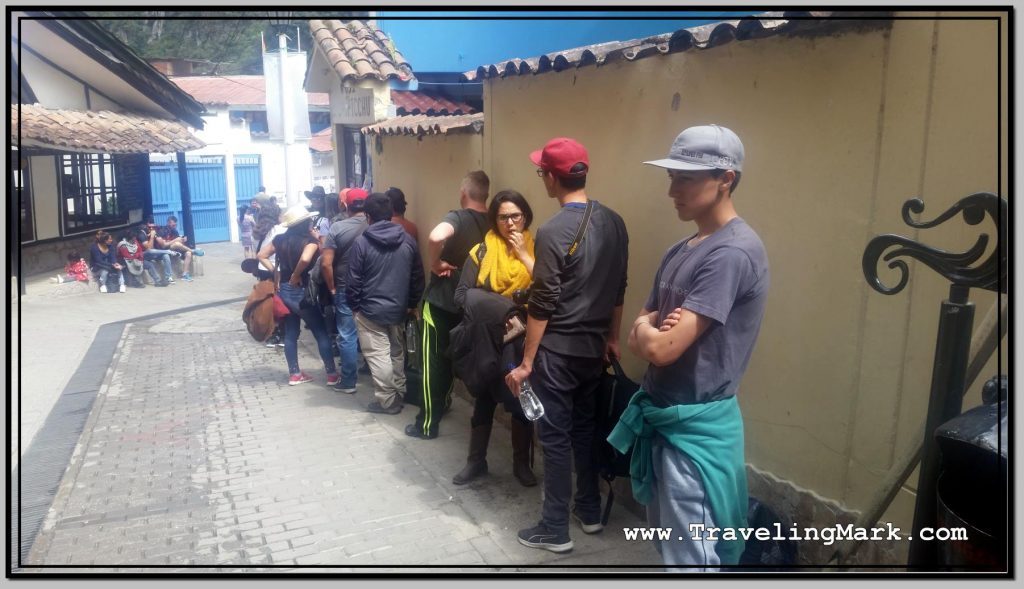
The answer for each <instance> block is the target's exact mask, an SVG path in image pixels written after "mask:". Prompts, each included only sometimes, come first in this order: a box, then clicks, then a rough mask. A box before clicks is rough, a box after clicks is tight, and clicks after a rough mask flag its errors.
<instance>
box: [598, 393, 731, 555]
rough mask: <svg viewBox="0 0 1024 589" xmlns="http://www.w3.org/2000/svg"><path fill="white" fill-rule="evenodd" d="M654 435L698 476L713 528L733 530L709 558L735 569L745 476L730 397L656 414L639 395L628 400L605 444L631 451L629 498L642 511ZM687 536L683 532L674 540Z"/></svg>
mask: <svg viewBox="0 0 1024 589" xmlns="http://www.w3.org/2000/svg"><path fill="white" fill-rule="evenodd" d="M655 434H659V435H661V436H662V437H663V438H664V439H665V440H666V441H667V442H668V444H669V445H671V446H672V447H673V448H675V449H677V450H679V451H680V452H682V453H683V454H685V455H686V457H687V458H689V459H690V460H691V461H692V462H693V464H694V465H695V466H696V467H697V470H698V471H700V475H701V479H702V480H703V483H704V492H705V493H706V495H707V498H708V503H709V504H710V505H711V513H712V516H713V517H714V521H715V525H716V526H717V527H719V528H723V529H724V528H733V529H734V530H737V531H736V534H737V538H736V539H735V540H723V539H722V536H721V533H719V540H718V543H717V544H716V545H715V552H716V553H717V554H718V558H719V560H720V561H721V563H722V564H723V565H729V564H736V563H738V562H739V560H740V554H741V553H742V552H743V538H742V537H740V536H739V531H738V528H743V527H746V525H747V473H746V467H745V465H744V460H743V418H742V416H741V415H740V405H739V402H737V400H736V397H735V396H733V397H729V398H728V399H722V400H721V401H712V402H710V403H701V404H697V405H673V406H672V407H668V408H665V409H662V408H660V407H656V406H655V405H654V403H653V402H652V401H651V397H650V395H648V394H647V393H646V392H645V391H644V390H643V389H641V390H639V391H637V392H636V394H635V395H633V398H632V399H630V401H629V405H628V406H627V407H626V410H625V412H623V414H622V417H621V418H620V419H619V423H618V425H616V426H615V429H613V430H612V433H611V434H610V435H609V436H608V443H610V444H611V445H612V446H613V447H614V448H615V449H616V450H618V451H619V452H621V453H623V454H625V453H626V452H628V451H629V449H630V447H631V446H632V447H633V456H632V458H630V463H629V474H630V478H631V479H632V481H633V497H634V498H635V499H636V500H637V501H639V502H640V503H642V504H644V505H647V504H648V503H650V501H651V498H652V496H653V493H654V469H653V464H652V461H651V441H652V439H653V437H654V435H655ZM652 523H653V522H652ZM689 533H690V531H689V530H684V531H683V532H682V534H680V535H689Z"/></svg>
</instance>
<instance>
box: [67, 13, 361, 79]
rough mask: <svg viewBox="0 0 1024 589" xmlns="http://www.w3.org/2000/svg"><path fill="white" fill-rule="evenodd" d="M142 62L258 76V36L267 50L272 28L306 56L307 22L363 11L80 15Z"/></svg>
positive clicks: (260, 59) (308, 43) (272, 39)
mask: <svg viewBox="0 0 1024 589" xmlns="http://www.w3.org/2000/svg"><path fill="white" fill-rule="evenodd" d="M86 14H87V15H89V16H90V17H92V18H94V19H95V20H96V22H97V23H98V24H99V25H100V26H102V27H104V28H105V29H107V30H108V31H110V32H111V33H113V34H114V35H115V36H117V38H118V39H120V40H121V41H122V42H123V43H125V44H126V45H128V46H129V47H131V48H132V49H134V50H135V51H136V52H137V53H138V54H139V55H140V56H142V57H143V58H145V59H151V58H157V57H161V58H180V59H194V60H203V61H207V62H209V65H208V67H207V71H206V72H205V73H208V74H221V75H230V74H262V73H263V55H262V52H263V49H262V46H261V43H260V34H261V33H263V34H264V35H265V37H266V43H267V46H268V48H275V47H277V40H276V36H275V33H276V31H277V30H278V29H277V27H276V26H275V24H274V23H272V22H271V21H272V20H273V21H275V22H276V23H284V25H281V26H282V27H283V30H284V31H285V32H286V33H288V34H290V35H291V36H292V37H294V36H295V34H294V33H295V31H296V28H297V30H298V34H299V39H298V40H297V42H296V40H295V39H293V40H292V41H291V42H290V43H289V45H290V46H291V47H292V48H293V49H294V48H295V47H296V45H298V46H300V47H301V48H302V49H303V50H304V51H306V52H307V54H308V55H310V56H311V55H312V51H311V50H312V43H313V39H312V37H311V35H310V33H309V19H313V18H335V19H345V20H347V19H351V18H366V17H367V13H366V12H342V13H331V14H325V13H322V12H292V11H288V12H281V11H274V12H272V11H231V12H229V11H208V12H196V11H168V10H149V11H123V10H112V11H89V12H87V13H86Z"/></svg>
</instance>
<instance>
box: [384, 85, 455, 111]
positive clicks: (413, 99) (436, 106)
mask: <svg viewBox="0 0 1024 589" xmlns="http://www.w3.org/2000/svg"><path fill="white" fill-rule="evenodd" d="M391 102H392V103H393V104H394V105H395V107H396V108H397V109H398V114H399V115H431V116H434V115H468V114H472V113H473V107H471V106H469V105H468V104H466V103H464V102H455V101H452V100H449V99H447V98H445V97H444V96H431V95H430V94H426V93H424V92H406V91H403V90H392V91H391Z"/></svg>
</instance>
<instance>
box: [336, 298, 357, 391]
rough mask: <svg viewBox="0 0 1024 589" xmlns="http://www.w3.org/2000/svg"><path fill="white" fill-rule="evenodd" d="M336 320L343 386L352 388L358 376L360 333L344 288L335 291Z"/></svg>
mask: <svg viewBox="0 0 1024 589" xmlns="http://www.w3.org/2000/svg"><path fill="white" fill-rule="evenodd" d="M334 321H335V323H336V324H337V326H338V351H339V352H341V358H340V359H341V388H343V389H352V388H355V386H356V378H357V376H358V375H357V373H356V370H357V367H358V362H359V334H358V333H356V320H355V319H354V318H353V317H352V309H351V308H350V307H349V306H348V300H346V299H345V290H344V289H340V290H338V291H337V292H335V293H334Z"/></svg>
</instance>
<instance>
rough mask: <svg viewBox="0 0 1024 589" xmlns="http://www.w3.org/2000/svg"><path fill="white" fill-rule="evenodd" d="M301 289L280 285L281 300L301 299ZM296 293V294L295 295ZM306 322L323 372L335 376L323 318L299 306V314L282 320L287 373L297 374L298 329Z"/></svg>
mask: <svg viewBox="0 0 1024 589" xmlns="http://www.w3.org/2000/svg"><path fill="white" fill-rule="evenodd" d="M302 290H303V289H302V287H294V286H292V285H291V284H288V283H287V282H282V283H281V298H283V299H285V300H289V299H294V297H295V295H296V294H298V298H300V299H301V298H302V294H301V293H302ZM296 291H298V293H296ZM302 321H305V322H306V327H308V328H309V330H310V331H312V332H313V337H314V338H316V345H317V348H318V349H319V350H320V359H321V360H323V362H324V370H325V371H326V372H327V374H335V373H336V372H337V368H336V367H335V365H334V354H333V353H331V338H329V337H328V336H327V328H326V326H324V318H323V316H322V315H321V314H320V309H317V308H315V307H307V306H301V307H300V308H299V312H298V313H297V314H296V313H295V312H294V311H293V312H292V313H289V314H288V316H287V317H285V318H284V359H285V361H286V362H288V373H289V374H299V372H300V370H299V329H300V327H301V322H302Z"/></svg>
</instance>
